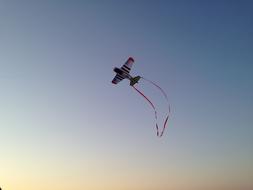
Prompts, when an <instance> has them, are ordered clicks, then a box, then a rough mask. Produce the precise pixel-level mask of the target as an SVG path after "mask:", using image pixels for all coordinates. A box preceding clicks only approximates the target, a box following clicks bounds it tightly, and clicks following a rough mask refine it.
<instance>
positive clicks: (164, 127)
mask: <svg viewBox="0 0 253 190" xmlns="http://www.w3.org/2000/svg"><path fill="white" fill-rule="evenodd" d="M141 78H142V79H143V80H145V81H147V82H149V83H150V84H152V85H154V86H155V87H156V88H157V89H159V90H160V91H161V92H162V94H163V96H164V98H165V99H166V101H167V104H168V114H167V116H166V119H165V121H164V124H163V129H162V131H161V133H159V127H158V124H157V111H156V108H155V106H154V104H153V103H152V102H151V101H150V100H149V98H148V97H147V96H145V95H144V94H143V93H142V92H141V91H140V90H138V89H137V88H136V87H135V86H133V88H134V89H135V90H136V91H137V92H138V93H139V94H140V95H141V96H142V97H144V98H145V99H146V100H147V101H148V102H149V104H150V105H151V107H152V108H153V110H154V113H155V120H156V134H157V136H158V137H162V136H163V134H164V131H165V129H166V126H167V125H166V124H167V122H168V119H169V116H170V104H169V99H168V96H167V94H166V93H165V91H164V90H163V89H162V88H161V87H160V86H159V85H157V84H156V83H154V82H153V81H151V80H148V79H145V78H143V77H141Z"/></svg>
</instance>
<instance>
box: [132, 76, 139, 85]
mask: <svg viewBox="0 0 253 190" xmlns="http://www.w3.org/2000/svg"><path fill="white" fill-rule="evenodd" d="M140 79H141V77H140V76H136V77H132V78H131V79H130V86H134V85H135V84H136V83H138V82H139V80H140Z"/></svg>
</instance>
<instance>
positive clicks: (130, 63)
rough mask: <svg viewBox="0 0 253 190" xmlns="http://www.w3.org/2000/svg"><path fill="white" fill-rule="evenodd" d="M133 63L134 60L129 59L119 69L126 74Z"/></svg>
mask: <svg viewBox="0 0 253 190" xmlns="http://www.w3.org/2000/svg"><path fill="white" fill-rule="evenodd" d="M133 63H134V59H133V58H132V57H129V58H128V60H127V61H126V63H125V64H124V65H123V66H122V67H121V69H122V70H123V71H125V72H126V73H129V72H130V70H131V68H132V65H133Z"/></svg>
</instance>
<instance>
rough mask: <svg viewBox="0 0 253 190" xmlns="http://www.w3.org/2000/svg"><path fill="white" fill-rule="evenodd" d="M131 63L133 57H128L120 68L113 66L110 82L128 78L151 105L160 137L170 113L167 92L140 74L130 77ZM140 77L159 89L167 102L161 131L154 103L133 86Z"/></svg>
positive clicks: (114, 82) (115, 82)
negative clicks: (166, 111)
mask: <svg viewBox="0 0 253 190" xmlns="http://www.w3.org/2000/svg"><path fill="white" fill-rule="evenodd" d="M133 63H134V59H133V58H132V57H129V58H128V60H127V61H126V62H125V64H124V65H123V66H122V67H121V68H117V67H115V68H114V69H113V71H114V72H115V73H116V76H115V77H114V78H113V80H112V83H113V84H118V83H119V82H120V81H122V80H123V79H128V80H130V86H132V87H133V88H134V89H135V90H136V91H137V92H138V93H139V94H140V95H141V96H142V97H144V98H145V99H146V100H147V102H148V103H149V104H150V105H151V107H152V108H153V110H154V114H155V119H156V130H157V131H156V133H157V136H158V137H161V136H163V133H164V130H165V128H166V124H167V121H168V119H169V114H170V105H169V103H168V97H167V94H166V93H165V92H164V90H163V89H162V88H161V87H159V86H158V85H157V84H156V83H154V82H152V81H150V80H148V79H145V78H143V77H141V76H136V77H132V76H131V75H130V71H131V68H132V65H133ZM140 79H143V80H145V81H146V82H148V83H150V84H151V85H154V86H155V87H156V88H157V89H158V90H160V91H161V92H162V94H163V96H164V97H165V99H166V101H167V103H168V115H167V117H166V118H165V121H164V124H163V129H162V131H161V133H160V132H159V127H158V124H157V111H156V108H155V105H154V104H153V103H152V102H151V101H150V100H149V98H148V97H147V96H146V95H144V93H143V92H141V91H140V90H138V89H137V88H136V87H135V86H134V85H135V84H136V83H138V82H139V80H140Z"/></svg>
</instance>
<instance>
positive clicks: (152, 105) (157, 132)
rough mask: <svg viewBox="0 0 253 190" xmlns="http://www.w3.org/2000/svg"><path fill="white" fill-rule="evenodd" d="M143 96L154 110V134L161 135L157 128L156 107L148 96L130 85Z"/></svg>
mask: <svg viewBox="0 0 253 190" xmlns="http://www.w3.org/2000/svg"><path fill="white" fill-rule="evenodd" d="M132 87H133V88H134V89H135V90H136V91H137V92H138V93H139V94H140V95H141V96H142V97H143V98H145V99H146V100H147V101H148V103H149V104H150V105H151V107H152V108H153V110H154V113H155V120H156V124H155V125H156V135H157V136H158V137H161V136H162V135H159V128H158V124H157V111H156V108H155V106H154V104H153V103H152V102H151V101H150V100H149V99H148V97H147V96H145V95H144V94H143V93H142V92H141V91H140V90H138V89H137V88H136V87H135V86H132ZM162 133H163V132H162Z"/></svg>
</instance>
